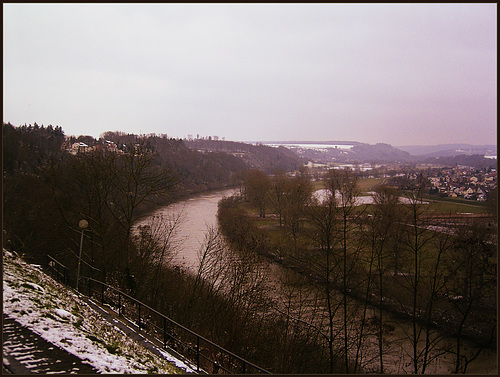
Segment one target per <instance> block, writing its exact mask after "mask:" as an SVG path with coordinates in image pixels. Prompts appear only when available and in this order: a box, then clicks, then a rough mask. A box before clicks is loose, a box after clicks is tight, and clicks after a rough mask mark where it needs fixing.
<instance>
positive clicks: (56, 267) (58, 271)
mask: <svg viewBox="0 0 500 377" xmlns="http://www.w3.org/2000/svg"><path fill="white" fill-rule="evenodd" d="M47 259H48V261H47V266H48V272H49V275H50V276H51V277H52V278H54V279H55V280H57V281H59V282H60V283H63V284H64V285H68V283H69V281H68V277H69V275H68V268H67V267H66V266H65V265H63V264H62V263H60V262H58V261H57V260H55V259H54V258H52V257H51V256H50V255H47Z"/></svg>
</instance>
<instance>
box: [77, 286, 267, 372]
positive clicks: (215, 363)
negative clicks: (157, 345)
mask: <svg viewBox="0 0 500 377" xmlns="http://www.w3.org/2000/svg"><path fill="white" fill-rule="evenodd" d="M82 279H83V280H84V282H82V284H81V286H80V292H81V293H82V294H85V295H87V296H88V297H90V298H92V297H94V298H96V299H99V300H100V301H101V304H103V305H104V304H108V305H109V306H110V307H112V308H113V309H114V310H115V311H116V312H117V313H118V315H120V316H123V317H125V318H127V319H129V320H130V321H132V322H135V324H136V325H137V327H138V329H139V331H144V332H146V333H148V334H149V335H152V336H153V337H154V338H156V339H157V340H158V341H159V342H161V343H162V344H163V348H165V349H167V348H171V349H173V350H174V351H176V352H178V353H179V354H181V355H183V356H184V357H186V358H187V359H188V360H190V361H191V362H193V363H194V365H195V366H196V371H197V372H206V373H210V374H217V373H224V374H245V373H270V372H269V371H267V370H265V369H263V368H260V367H259V366H257V365H255V364H252V363H251V362H249V361H246V360H245V359H243V358H241V357H239V356H238V355H235V354H234V353H232V352H230V351H228V350H226V349H224V348H223V347H221V346H219V345H217V344H215V343H214V342H212V341H210V340H208V339H206V338H205V337H203V336H201V335H199V334H197V333H195V332H194V331H191V330H190V329H188V328H186V327H184V326H182V325H181V324H179V323H177V322H175V321H174V320H172V319H170V318H169V317H167V316H165V315H163V314H162V313H160V312H158V311H157V310H155V309H153V308H151V307H149V306H148V305H146V304H144V303H142V302H140V301H139V300H137V299H135V298H133V297H131V296H130V295H128V294H126V293H124V292H122V291H120V290H118V289H116V288H114V287H112V286H110V285H108V284H106V283H103V282H101V281H98V280H96V279H93V278H89V277H82Z"/></svg>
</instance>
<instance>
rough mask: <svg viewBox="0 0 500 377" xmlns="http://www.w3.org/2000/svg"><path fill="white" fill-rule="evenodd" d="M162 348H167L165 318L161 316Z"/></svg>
mask: <svg viewBox="0 0 500 377" xmlns="http://www.w3.org/2000/svg"><path fill="white" fill-rule="evenodd" d="M163 348H165V349H167V319H166V318H165V317H163Z"/></svg>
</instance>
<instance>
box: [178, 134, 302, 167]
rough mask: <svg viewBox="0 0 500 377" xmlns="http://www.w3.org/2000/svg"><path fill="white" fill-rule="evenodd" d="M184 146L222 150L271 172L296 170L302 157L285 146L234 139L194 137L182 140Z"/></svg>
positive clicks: (200, 149)
mask: <svg viewBox="0 0 500 377" xmlns="http://www.w3.org/2000/svg"><path fill="white" fill-rule="evenodd" d="M184 143H185V144H186V146H187V147H188V148H190V149H193V150H196V151H199V152H204V153H207V152H212V153H213V152H224V153H227V154H229V155H232V156H236V157H238V158H240V159H242V160H243V161H244V162H245V164H246V165H247V166H248V167H249V168H251V169H260V170H263V171H265V172H266V173H270V174H273V173H275V172H276V171H280V170H281V171H292V170H297V169H298V168H299V167H300V166H301V165H303V162H306V161H305V160H304V159H302V158H301V157H299V156H298V155H297V154H295V153H294V152H292V151H291V150H290V149H287V148H285V147H278V148H273V147H269V146H266V145H262V144H257V145H253V144H247V143H240V142H235V141H224V140H211V139H208V140H207V139H194V140H184Z"/></svg>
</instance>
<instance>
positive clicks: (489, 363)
mask: <svg viewBox="0 0 500 377" xmlns="http://www.w3.org/2000/svg"><path fill="white" fill-rule="evenodd" d="M234 193H235V190H233V189H228V190H227V189H226V190H221V191H213V192H209V193H205V194H200V195H198V196H195V197H193V198H190V199H186V200H184V201H182V202H179V203H176V204H173V205H170V206H166V207H163V208H160V209H159V210H157V211H155V212H154V213H153V214H152V215H151V216H150V217H149V218H147V219H144V220H142V221H141V222H139V223H137V224H136V226H138V225H142V224H145V223H147V221H148V219H150V218H151V217H154V216H166V217H172V214H176V213H177V214H179V213H180V214H181V219H182V221H181V222H180V226H179V227H178V229H177V234H176V239H177V240H178V241H179V242H178V246H177V253H176V256H175V257H174V259H173V260H172V261H173V263H174V264H175V265H178V266H179V267H182V268H184V269H185V270H187V271H189V272H192V273H196V271H197V269H198V266H199V260H198V251H199V249H200V246H201V245H202V243H203V241H204V239H205V235H206V232H207V229H208V227H213V226H216V225H217V218H216V214H217V208H218V206H217V204H218V202H219V201H220V200H221V199H222V198H223V197H228V196H231V195H233V194H234ZM364 199H365V200H364V201H366V202H368V201H369V199H368V198H364ZM271 267H272V268H271V271H272V273H273V275H274V276H272V277H271V280H274V284H276V282H277V281H279V277H278V275H279V274H280V273H282V270H283V267H281V265H279V264H275V263H274V264H271ZM270 284H272V285H273V282H270ZM278 291H279V290H276V289H273V293H271V292H270V295H272V296H274V295H276V294H277V292H278ZM271 299H276V297H272V298H271ZM353 303H354V304H355V302H354V301H353ZM384 316H386V319H388V320H389V321H390V322H391V324H392V325H394V327H395V330H394V331H393V332H392V333H391V334H388V335H387V336H386V340H387V342H388V344H391V345H392V347H389V348H392V349H387V352H388V354H387V357H386V360H385V368H386V369H385V372H386V373H393V374H407V373H411V372H412V370H411V365H410V364H409V362H410V359H409V356H408V355H407V352H409V348H408V346H409V344H406V347H404V343H408V341H407V340H406V341H405V340H404V339H407V336H406V335H405V333H406V334H407V333H408V331H409V330H410V326H411V322H410V321H405V320H401V319H396V318H394V317H393V316H392V315H391V313H385V314H384ZM450 342H453V339H450ZM370 343H371V345H369V346H368V348H369V349H368V350H367V355H368V354H372V355H374V353H375V352H376V344H375V342H374V341H371V342H370ZM465 347H466V348H468V349H470V350H472V349H474V346H473V345H471V344H466V345H465ZM405 348H407V350H405ZM452 362H453V360H452V357H451V356H450V355H447V356H446V357H443V358H440V359H439V360H438V361H436V362H434V363H433V364H432V365H431V366H430V367H429V369H428V373H439V374H448V373H450V370H451V366H452ZM371 366H373V367H376V366H377V359H375V360H374V361H373V365H371ZM368 367H370V365H368ZM468 373H473V374H495V375H496V374H497V360H496V352H495V351H494V350H485V351H483V353H482V354H480V356H479V357H478V359H477V360H475V361H474V362H472V363H471V364H470V366H469V369H468Z"/></svg>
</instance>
